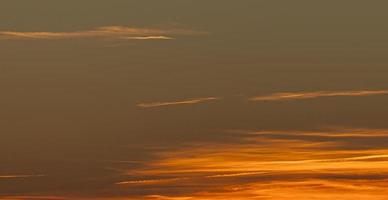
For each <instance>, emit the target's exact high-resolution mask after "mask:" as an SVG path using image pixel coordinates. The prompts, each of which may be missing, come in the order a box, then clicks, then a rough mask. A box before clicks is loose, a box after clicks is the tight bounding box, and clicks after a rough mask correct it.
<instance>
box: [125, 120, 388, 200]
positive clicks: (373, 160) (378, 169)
mask: <svg viewBox="0 0 388 200" xmlns="http://www.w3.org/2000/svg"><path fill="white" fill-rule="evenodd" d="M387 133H388V130H387V129H366V128H365V129H358V128H328V129H326V130H325V129H323V130H313V131H308V130H307V131H306V130H302V131H292V130H268V131H235V132H234V134H236V136H237V137H241V140H235V141H234V142H231V143H228V142H223V143H214V144H203V145H199V144H197V145H194V146H186V147H183V148H180V149H178V150H172V151H165V152H157V153H156V154H155V155H156V157H157V158H156V159H154V160H151V161H149V162H148V163H144V165H143V167H140V168H138V169H132V170H131V171H129V172H128V173H127V175H131V174H132V175H134V174H135V175H134V176H136V177H139V178H140V177H149V178H150V179H143V180H144V183H146V184H147V187H150V188H155V190H156V191H158V192H157V193H154V195H145V196H141V197H139V198H138V199H144V200H158V199H162V200H174V199H195V200H220V199H237V200H245V199H257V200H262V199H271V200H283V199H286V198H292V199H302V200H303V199H306V200H307V199H319V200H329V199H333V198H338V199H345V200H347V199H348V200H350V199H352V198H354V196H355V195H356V196H357V197H359V199H362V200H367V199H368V200H369V199H373V200H383V199H384V198H385V194H386V192H385V191H386V190H385V188H386V187H388V184H387V180H388V175H386V174H388V167H387V166H388V145H385V146H381V147H379V148H375V149H370V148H365V145H368V144H373V143H374V142H376V141H379V140H384V139H388V134H387ZM358 139H360V141H362V142H363V146H359V144H358V142H359V140H358ZM237 141H239V142H237ZM348 146H351V147H352V148H348ZM152 177H154V179H153V178H152ZM163 177H165V179H164V178H163ZM138 180H142V179H138ZM142 182H143V181H133V182H132V181H131V182H129V185H132V186H133V185H136V184H137V185H141V184H142ZM125 185H126V184H122V186H125ZM193 188H194V189H193ZM151 191H154V190H151ZM172 194H173V195H172Z"/></svg>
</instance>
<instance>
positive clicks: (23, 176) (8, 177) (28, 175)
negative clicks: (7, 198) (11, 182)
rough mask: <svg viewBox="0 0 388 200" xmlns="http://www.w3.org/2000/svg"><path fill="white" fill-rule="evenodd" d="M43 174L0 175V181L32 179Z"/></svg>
mask: <svg viewBox="0 0 388 200" xmlns="http://www.w3.org/2000/svg"><path fill="white" fill-rule="evenodd" d="M42 176H45V175H43V174H22V175H21V174H18V175H0V179H14V178H33V177H42Z"/></svg>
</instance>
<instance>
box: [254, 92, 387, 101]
mask: <svg viewBox="0 0 388 200" xmlns="http://www.w3.org/2000/svg"><path fill="white" fill-rule="evenodd" d="M387 94H388V90H360V91H317V92H284V93H274V94H269V95H263V96H255V97H252V98H250V100H251V101H285V100H297V99H314V98H321V97H341V96H343V97H346V96H348V97H362V96H372V95H387Z"/></svg>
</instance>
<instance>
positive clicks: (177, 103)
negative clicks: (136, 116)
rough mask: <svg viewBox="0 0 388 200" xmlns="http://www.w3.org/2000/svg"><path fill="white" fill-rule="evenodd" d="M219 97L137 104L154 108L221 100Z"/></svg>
mask: <svg viewBox="0 0 388 200" xmlns="http://www.w3.org/2000/svg"><path fill="white" fill-rule="evenodd" d="M219 99H220V98H219V97H205V98H194V99H186V100H179V101H166V102H152V103H139V104H137V105H136V106H137V107H142V108H153V107H162V106H174V105H185V104H199V103H205V102H208V101H215V100H219Z"/></svg>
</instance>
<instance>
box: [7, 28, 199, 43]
mask: <svg viewBox="0 0 388 200" xmlns="http://www.w3.org/2000/svg"><path fill="white" fill-rule="evenodd" d="M203 33H204V32H200V31H191V30H183V29H171V30H167V29H147V28H132V27H124V26H106V27H99V28H96V29H91V30H84V31H73V32H20V31H19V32H18V31H0V39H7V40H20V39H35V40H58V39H82V38H84V39H86V38H113V39H125V40H170V39H173V36H175V35H198V34H203Z"/></svg>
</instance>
